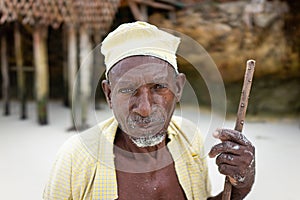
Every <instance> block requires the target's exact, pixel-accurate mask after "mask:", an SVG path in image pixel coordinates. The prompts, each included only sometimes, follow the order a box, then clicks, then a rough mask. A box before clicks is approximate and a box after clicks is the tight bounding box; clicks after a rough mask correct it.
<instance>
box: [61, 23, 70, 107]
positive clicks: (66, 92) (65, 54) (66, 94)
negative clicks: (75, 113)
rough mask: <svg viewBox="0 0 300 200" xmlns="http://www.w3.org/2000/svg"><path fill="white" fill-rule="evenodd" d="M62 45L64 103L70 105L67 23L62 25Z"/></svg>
mask: <svg viewBox="0 0 300 200" xmlns="http://www.w3.org/2000/svg"><path fill="white" fill-rule="evenodd" d="M62 38H63V39H62V46H63V85H64V88H63V92H64V93H63V104H64V106H66V107H70V104H69V88H68V28H67V26H66V25H64V26H63V27H62Z"/></svg>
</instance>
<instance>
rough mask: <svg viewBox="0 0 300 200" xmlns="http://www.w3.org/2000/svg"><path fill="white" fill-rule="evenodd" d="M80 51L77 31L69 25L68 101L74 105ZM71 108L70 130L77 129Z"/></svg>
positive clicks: (73, 26)
mask: <svg viewBox="0 0 300 200" xmlns="http://www.w3.org/2000/svg"><path fill="white" fill-rule="evenodd" d="M77 56H78V51H77V31H76V27H75V25H73V24H70V25H68V101H69V105H70V106H71V107H72V98H73V94H74V84H75V80H76V73H77V69H78V59H77ZM73 117H74V116H73V112H72V109H71V123H72V125H71V127H70V128H68V131H72V130H76V129H75V123H74V118H73Z"/></svg>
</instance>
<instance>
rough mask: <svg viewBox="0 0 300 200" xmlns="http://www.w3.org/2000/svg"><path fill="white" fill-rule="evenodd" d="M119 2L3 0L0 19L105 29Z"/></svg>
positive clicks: (100, 0)
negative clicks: (69, 24)
mask: <svg viewBox="0 0 300 200" xmlns="http://www.w3.org/2000/svg"><path fill="white" fill-rule="evenodd" d="M118 6H119V0H1V3H0V13H1V15H0V16H1V19H0V23H5V22H13V21H20V22H22V23H23V24H29V25H45V26H50V25H51V26H53V27H54V28H55V27H58V26H59V25H60V24H61V23H63V22H65V23H72V24H76V25H80V26H82V25H85V26H87V27H89V28H95V29H101V30H103V31H106V30H107V29H108V28H109V27H110V25H111V23H112V21H113V19H114V16H115V13H116V11H117V9H118Z"/></svg>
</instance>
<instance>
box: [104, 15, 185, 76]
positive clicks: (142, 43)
mask: <svg viewBox="0 0 300 200" xmlns="http://www.w3.org/2000/svg"><path fill="white" fill-rule="evenodd" d="M179 43H180V38H178V37H175V36H173V35H171V34H169V33H167V32H165V31H162V30H159V29H158V28H157V27H156V26H154V25H151V24H149V23H146V22H140V21H138V22H133V23H126V24H122V25H120V26H119V27H118V28H117V29H116V30H114V31H113V32H111V33H109V34H108V36H107V37H106V38H105V39H104V40H103V42H102V46H101V53H102V54H103V55H104V56H105V60H104V61H105V65H106V73H105V75H106V78H107V74H108V72H109V70H110V69H111V68H112V67H113V66H114V65H115V64H116V63H117V62H119V61H120V60H122V59H124V58H127V57H130V56H137V55H148V56H154V57H157V58H160V59H162V60H165V61H167V62H168V63H170V64H171V65H172V66H173V67H174V69H175V71H176V72H178V69H177V61H176V51H177V48H178V45H179Z"/></svg>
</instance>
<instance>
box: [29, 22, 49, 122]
mask: <svg viewBox="0 0 300 200" xmlns="http://www.w3.org/2000/svg"><path fill="white" fill-rule="evenodd" d="M47 34H48V28H47V27H44V26H35V28H34V31H33V42H34V44H33V50H34V64H35V72H36V73H35V89H36V100H37V112H38V123H39V124H40V125H45V124H48V116H47V102H48V91H49V72H48V70H49V69H48V68H49V67H48V52H47Z"/></svg>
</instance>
